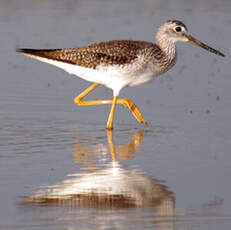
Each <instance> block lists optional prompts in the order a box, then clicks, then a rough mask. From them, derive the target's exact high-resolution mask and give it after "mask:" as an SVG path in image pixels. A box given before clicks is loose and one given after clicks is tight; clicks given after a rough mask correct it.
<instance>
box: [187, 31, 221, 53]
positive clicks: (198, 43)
mask: <svg viewBox="0 0 231 230" xmlns="http://www.w3.org/2000/svg"><path fill="white" fill-rule="evenodd" d="M185 36H186V37H187V38H188V41H189V42H191V43H193V44H196V45H198V46H200V47H202V48H203V49H205V50H208V51H210V52H212V53H215V54H217V55H220V56H222V57H225V55H224V54H223V53H221V52H220V51H218V50H215V49H213V48H211V47H209V46H207V45H206V44H204V43H203V42H200V41H198V40H197V39H196V38H194V37H192V36H191V35H188V34H185Z"/></svg>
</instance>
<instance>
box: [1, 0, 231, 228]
mask: <svg viewBox="0 0 231 230" xmlns="http://www.w3.org/2000/svg"><path fill="white" fill-rule="evenodd" d="M0 5H1V7H0V27H1V36H0V50H1V52H0V56H1V62H0V67H1V76H0V98H1V100H0V197H1V198H0V199H1V208H0V229H4V230H5V229H30V230H35V229H46V230H47V229H210V230H213V229H214V230H215V229H221V230H223V229H224V230H226V229H230V226H231V209H230V207H231V198H230V191H231V185H230V175H231V163H230V162H231V154H230V147H231V145H230V143H231V142H230V140H231V123H230V117H231V110H230V108H231V94H230V88H231V78H230V74H229V73H230V65H229V63H230V55H229V53H230V51H231V49H230V45H229V43H230V41H229V40H230V39H229V37H230V35H231V29H230V28H231V27H230V23H231V17H230V10H231V3H230V1H228V0H226V1H225V0H223V1H219V2H218V1H215V0H214V1H199V0H198V1H188V2H186V1H181V0H174V1H167V0H166V1H158V0H157V1H149V0H144V1H138V0H136V1H129V0H126V1H101V0H99V1H77V2H76V1H74V0H73V1H71V0H70V1H48V2H47V1H30V2H28V1H10V2H9V1H2V2H1V3H0ZM169 18H175V19H179V20H182V21H183V22H184V23H185V24H186V25H187V27H188V28H189V31H190V32H191V33H192V35H193V36H195V37H197V38H198V39H199V40H201V41H203V42H205V43H208V44H209V45H211V46H212V47H214V48H217V49H219V50H221V51H222V52H224V53H225V54H226V58H222V57H219V56H215V55H213V54H210V53H208V52H206V51H204V50H202V49H200V48H197V47H194V46H192V45H188V44H178V48H179V49H178V50H179V57H178V62H177V65H176V66H175V67H174V68H173V69H172V70H170V71H169V72H168V73H166V74H165V75H164V76H162V77H160V78H159V79H156V80H155V81H154V82H152V83H150V84H146V85H143V86H139V87H136V88H128V89H124V90H123V91H122V92H121V95H120V97H121V98H123V97H124V98H127V97H128V98H131V99H132V100H134V102H135V103H136V104H137V105H138V106H139V108H140V109H141V111H142V112H143V115H144V117H145V119H146V120H147V121H148V126H147V127H145V126H142V125H140V124H137V123H136V121H135V120H134V119H133V117H132V116H131V115H130V114H129V113H128V111H127V109H125V108H122V107H120V106H118V107H117V109H116V117H115V130H114V132H113V133H110V132H106V130H105V128H104V127H105V124H106V120H107V116H108V112H109V109H110V108H109V106H98V107H77V106H76V105H75V104H74V103H73V101H72V99H73V98H74V97H75V96H76V95H78V93H80V92H81V91H83V90H84V89H85V88H87V87H88V86H89V83H87V82H85V81H83V80H81V79H78V78H76V77H75V76H70V75H68V74H67V73H65V72H63V71H62V70H59V69H57V68H55V67H53V66H49V65H47V64H44V63H40V62H38V61H35V60H31V59H29V58H26V57H24V56H22V55H21V54H18V53H16V52H15V48H17V47H32V48H58V47H75V46H81V45H86V44H88V43H91V42H96V41H101V40H111V39H138V40H147V41H153V39H154V33H155V31H156V29H157V27H158V26H159V25H160V24H161V23H162V22H164V21H165V20H167V19H169ZM111 97H112V92H111V91H110V90H109V89H106V88H104V87H99V88H97V89H96V90H95V91H93V92H92V93H91V94H90V95H89V96H88V98H92V99H100V98H104V99H109V98H111Z"/></svg>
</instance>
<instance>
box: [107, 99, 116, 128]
mask: <svg viewBox="0 0 231 230" xmlns="http://www.w3.org/2000/svg"><path fill="white" fill-rule="evenodd" d="M117 98H118V97H117V96H114V97H113V100H112V105H111V111H110V113H109V116H108V120H107V129H108V130H111V129H113V118H114V113H115V107H116V101H117Z"/></svg>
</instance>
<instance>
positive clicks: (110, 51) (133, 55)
mask: <svg viewBox="0 0 231 230" xmlns="http://www.w3.org/2000/svg"><path fill="white" fill-rule="evenodd" d="M146 49H153V51H154V52H153V53H154V54H155V55H156V58H157V59H159V58H161V50H160V49H159V47H158V46H156V45H154V44H153V43H151V42H143V41H131V40H115V41H108V42H100V43H94V44H91V45H88V46H84V47H81V48H71V49H69V48H67V49H44V50H35V49H21V50H18V51H19V52H23V53H25V54H29V55H32V56H33V55H34V56H38V57H43V58H48V59H52V60H57V61H62V62H66V63H70V64H74V65H79V66H83V67H88V68H93V69H95V68H96V67H97V66H98V65H101V64H107V65H124V64H127V63H131V62H132V61H133V60H135V59H137V58H138V56H139V55H142V54H144V52H146Z"/></svg>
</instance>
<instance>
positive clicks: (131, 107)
mask: <svg viewBox="0 0 231 230" xmlns="http://www.w3.org/2000/svg"><path fill="white" fill-rule="evenodd" d="M97 86H99V84H98V83H94V84H92V85H91V86H90V87H89V88H87V89H86V90H84V91H83V92H82V93H81V94H79V95H78V96H77V97H75V98H74V102H75V104H77V105H79V106H88V105H106V104H112V103H113V100H91V101H83V100H82V99H83V98H84V97H85V96H86V95H87V94H89V93H90V92H91V91H92V90H94V89H95V88H96V87H97ZM116 104H121V105H123V106H125V107H127V108H128V109H129V110H130V112H131V113H132V115H133V116H134V117H135V118H136V120H137V121H138V122H140V123H143V124H145V125H146V124H147V122H146V121H145V120H144V118H143V116H142V114H141V112H140V110H139V109H138V107H137V106H136V105H135V104H134V103H133V102H132V101H131V100H130V99H117V101H116Z"/></svg>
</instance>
